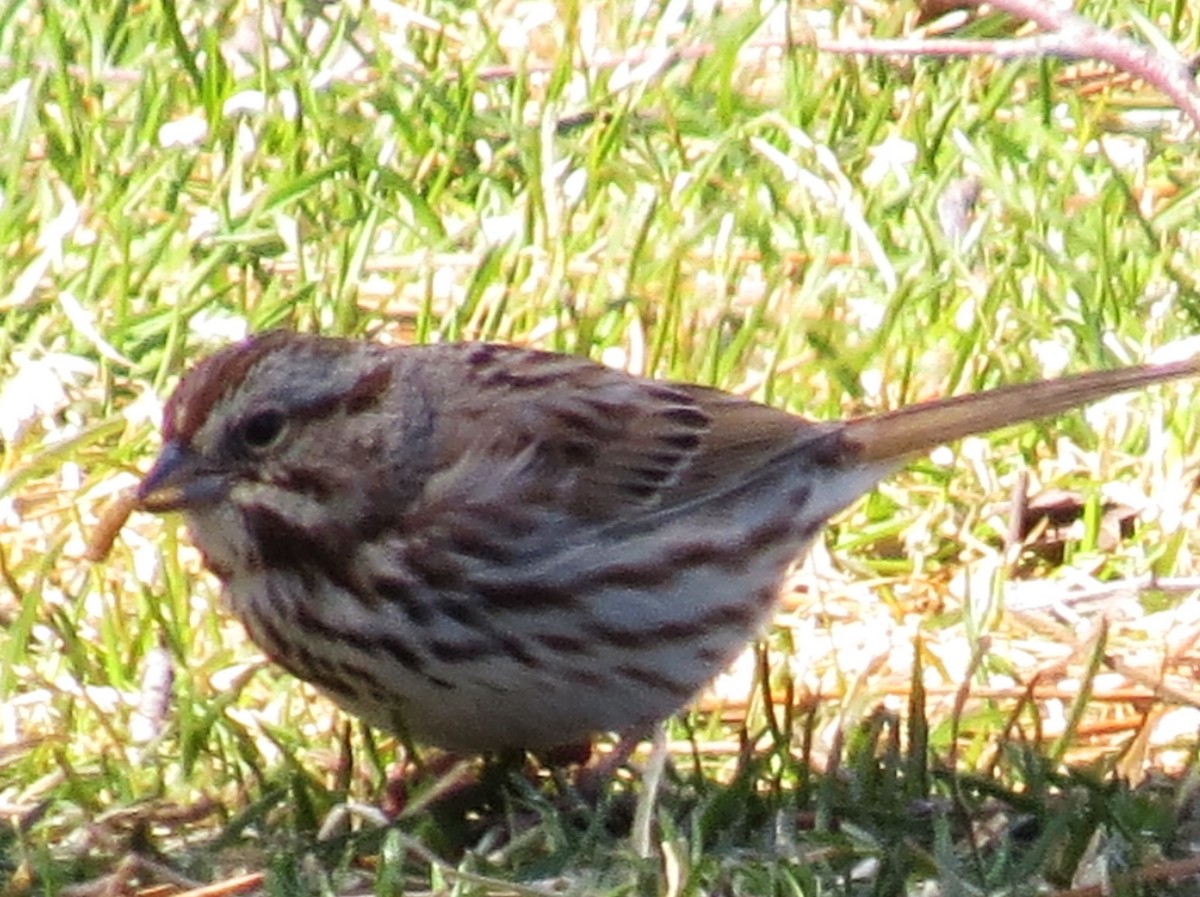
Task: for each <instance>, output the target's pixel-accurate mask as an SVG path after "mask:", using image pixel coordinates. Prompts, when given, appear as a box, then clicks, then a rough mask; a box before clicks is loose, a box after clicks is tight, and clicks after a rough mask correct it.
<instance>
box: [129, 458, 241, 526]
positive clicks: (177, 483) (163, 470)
mask: <svg viewBox="0 0 1200 897" xmlns="http://www.w3.org/2000/svg"><path fill="white" fill-rule="evenodd" d="M227 492H228V480H227V478H226V477H224V476H223V475H221V474H218V473H213V472H211V471H205V470H204V469H203V468H202V467H201V464H200V462H199V458H198V457H197V456H196V455H195V454H194V453H193V452H191V451H189V450H188V449H187V448H185V447H184V446H182V445H180V444H179V443H178V442H168V443H167V444H166V445H164V446H163V448H162V452H160V453H159V456H158V460H157V461H155V462H154V466H153V467H151V468H150V472H149V473H148V474H146V476H145V478H144V479H143V480H142V482H141V484H140V485H139V486H138V488H137V494H136V500H137V507H138V509H139V510H142V511H150V512H152V513H155V514H163V513H166V512H167V511H184V510H188V509H191V508H197V507H201V506H203V505H210V504H214V503H215V502H218V501H220V500H221V499H222V498H224V497H225V495H226V493H227Z"/></svg>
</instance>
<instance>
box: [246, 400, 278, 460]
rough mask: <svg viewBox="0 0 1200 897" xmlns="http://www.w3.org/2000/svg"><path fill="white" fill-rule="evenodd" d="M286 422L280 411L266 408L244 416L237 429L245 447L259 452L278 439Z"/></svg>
mask: <svg viewBox="0 0 1200 897" xmlns="http://www.w3.org/2000/svg"><path fill="white" fill-rule="evenodd" d="M286 424H287V420H286V419H285V418H284V416H283V412H282V411H280V410H279V409H277V408H267V409H265V410H263V411H259V412H257V413H255V414H252V415H250V416H249V417H248V418H246V420H245V421H243V422H242V425H241V427H240V428H239V429H238V436H239V437H240V439H241V442H242V445H244V446H245V447H246V448H248V449H252V450H253V451H256V452H260V451H262V450H263V449H268V448H270V447H271V446H273V445H274V444H275V443H277V442H278V441H279V439H280V437H282V436H283V431H284V428H285V425H286Z"/></svg>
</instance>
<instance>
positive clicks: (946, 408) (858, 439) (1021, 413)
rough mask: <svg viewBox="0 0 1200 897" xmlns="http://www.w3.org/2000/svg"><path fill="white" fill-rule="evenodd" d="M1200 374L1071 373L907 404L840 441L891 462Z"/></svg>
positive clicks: (1185, 366)
mask: <svg viewBox="0 0 1200 897" xmlns="http://www.w3.org/2000/svg"><path fill="white" fill-rule="evenodd" d="M1196 374H1200V359H1195V358H1190V359H1186V360H1184V361H1174V362H1169V363H1165V364H1152V365H1143V366H1140V367H1129V368H1121V369H1118V370H1111V371H1094V372H1092V373H1088V374H1076V375H1073V376H1069V377H1062V378H1060V379H1057V380H1042V381H1037V382H1035V383H1021V384H1017V385H1015V386H1003V387H1000V388H999V389H993V390H989V391H987V392H981V393H973V394H971V395H964V396H956V397H954V398H949V399H940V400H936V401H932V402H924V403H921V404H919V405H910V406H908V407H907V408H901V409H899V410H897V411H891V412H888V413H886V414H878V415H873V416H871V417H861V418H856V419H854V420H851V421H848V422H847V423H846V425H845V429H844V430H843V431H842V435H843V439H844V444H845V443H848V444H849V445H850V446H852V447H853V453H854V457H855V460H856V461H857V462H859V463H869V462H874V461H888V460H897V459H902V458H904V457H907V456H909V455H914V454H918V453H921V452H925V451H929V450H930V449H932V448H934V447H936V446H939V445H942V444H943V443H946V442H952V441H954V440H956V439H961V438H962V437H964V436H970V435H972V434H975V433H984V432H987V431H989V430H996V429H999V428H1000V427H1006V426H1009V425H1010V424H1017V423H1021V422H1023V421H1029V420H1037V419H1038V418H1043V417H1051V416H1053V415H1056V414H1061V413H1062V412H1064V411H1068V410H1070V409H1072V408H1076V407H1078V406H1080V405H1086V404H1087V403H1088V402H1094V401H1096V400H1097V399H1102V398H1105V397H1106V396H1110V395H1113V394H1114V393H1118V392H1125V391H1126V390H1131V389H1140V388H1142V387H1146V386H1150V385H1152V384H1154V383H1163V382H1166V381H1169V380H1176V379H1179V378H1181V377H1188V376H1194V375H1196Z"/></svg>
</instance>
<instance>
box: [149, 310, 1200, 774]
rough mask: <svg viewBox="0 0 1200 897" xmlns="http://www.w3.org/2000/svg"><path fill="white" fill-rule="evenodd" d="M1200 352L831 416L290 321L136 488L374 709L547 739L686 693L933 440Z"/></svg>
mask: <svg viewBox="0 0 1200 897" xmlns="http://www.w3.org/2000/svg"><path fill="white" fill-rule="evenodd" d="M1196 369H1197V366H1196V364H1195V363H1194V362H1191V361H1188V362H1176V363H1172V364H1165V365H1159V366H1148V367H1140V368H1128V369H1124V370H1113V371H1106V372H1099V373H1092V374H1084V375H1081V376H1075V377H1067V378H1063V379H1059V380H1051V381H1046V382H1040V383H1032V384H1027V385H1021V386H1011V387H1006V388H1002V389H997V390H994V391H992V392H987V393H982V394H977V395H969V396H962V397H958V398H952V399H946V400H943V401H936V402H929V403H926V404H922V405H916V406H913V407H909V408H906V409H903V410H900V411H896V412H892V413H889V414H882V415H879V416H875V417H866V418H860V419H856V420H849V421H844V422H835V423H812V422H809V421H806V420H803V419H801V418H798V417H796V416H794V415H792V414H789V413H786V412H784V411H780V410H777V409H775V408H770V407H768V406H765V405H761V404H758V403H755V402H752V401H748V400H746V399H742V398H738V397H735V396H732V395H728V394H726V393H723V392H719V391H717V390H714V389H707V388H703V387H699V386H690V385H679V384H673V383H665V382H657V381H653V380H647V379H641V378H638V377H634V376H630V375H628V374H624V373H621V372H619V371H616V370H611V369H609V368H607V367H604V366H602V365H599V364H595V363H593V362H591V361H587V360H585V359H582V358H574V357H569V356H563V355H556V354H551V353H546V352H537V351H531V350H526V349H519V348H514V347H511V346H503V345H491V344H457V345H437V346H421V347H409V348H388V347H384V346H381V345H375V344H372V343H369V342H356V341H352V340H346V339H329V338H322V337H316V336H304V335H300V334H297V333H290V332H282V331H276V332H271V333H268V334H265V335H263V336H259V337H254V338H251V339H248V340H246V341H244V342H241V343H238V344H236V345H232V346H229V347H227V348H225V349H223V350H221V351H219V352H217V353H216V354H215V355H213V356H211V357H210V358H208V359H206V360H205V361H202V362H201V363H200V364H198V365H197V366H196V367H195V368H194V369H193V370H192V371H191V372H190V373H188V374H187V375H186V376H185V377H184V378H183V381H182V382H181V383H180V385H179V388H178V389H177V390H176V392H175V394H174V395H173V396H172V397H171V399H170V400H169V402H168V403H167V406H166V412H165V416H164V421H163V439H164V445H163V448H162V453H161V455H160V456H159V458H158V460H157V463H156V464H155V465H154V467H153V469H152V470H151V471H150V472H149V473H148V474H147V475H146V478H145V480H144V481H143V482H142V484H141V486H140V489H139V490H138V493H137V497H136V502H137V504H138V506H139V507H140V508H141V509H144V510H149V511H155V512H165V511H182V512H183V513H184V515H185V517H186V520H187V523H188V527H189V529H190V530H191V533H192V537H193V539H194V540H195V542H196V544H197V546H199V548H200V550H201V551H202V552H203V554H204V558H205V562H206V563H207V565H208V567H209V568H210V569H211V570H212V571H213V572H214V573H215V574H216V575H217V577H218V578H219V579H220V580H221V582H222V583H223V584H224V587H225V591H226V593H227V596H228V600H229V603H230V605H231V606H232V609H233V611H234V613H235V614H236V615H237V616H238V617H239V618H240V619H241V620H242V622H243V623H244V624H245V626H246V629H247V631H248V632H249V634H250V637H251V638H252V639H253V640H254V641H255V642H256V643H257V644H258V645H259V646H261V647H262V649H263V650H264V651H266V653H267V654H268V655H270V656H271V657H272V658H273V659H274V660H276V661H277V662H278V663H280V664H281V665H282V666H284V667H285V668H286V669H288V670H289V671H291V672H292V673H294V674H295V675H297V676H299V677H300V678H301V679H305V680H308V681H309V682H312V683H314V684H316V685H317V686H319V687H320V688H321V689H323V690H324V691H325V692H327V693H328V694H329V695H330V696H331V697H332V698H333V699H334V700H335V701H336V702H337V703H339V704H340V705H342V706H343V707H344V708H346V709H347V710H349V711H351V712H352V713H355V714H358V715H359V716H362V717H363V718H365V719H366V720H368V721H369V722H371V723H373V724H375V725H377V726H381V727H385V728H389V729H392V730H398V731H400V732H403V733H407V734H409V735H411V736H412V737H414V738H416V739H417V740H419V741H423V742H426V743H430V744H435V745H440V746H443V747H447V748H451V749H453V750H458V751H470V752H476V751H480V752H485V751H496V750H501V749H508V748H528V749H548V748H554V747H556V746H562V745H568V744H575V743H578V742H580V741H582V740H586V739H587V738H588V737H590V736H591V735H593V734H596V733H599V732H605V731H624V732H629V731H633V730H637V729H639V728H644V727H646V726H647V725H649V724H652V723H653V722H656V721H658V720H660V719H662V718H663V717H665V716H667V715H669V714H670V713H671V712H673V711H675V710H676V709H678V708H679V707H681V706H682V705H684V704H685V703H686V702H687V701H688V700H689V699H690V698H691V697H692V696H693V695H694V694H695V693H696V691H697V690H698V689H699V688H700V687H702V686H703V685H704V684H705V683H707V682H708V681H709V680H710V679H711V678H712V677H713V676H715V675H716V674H717V673H718V672H720V671H721V669H722V668H723V667H724V666H725V665H726V664H727V663H729V662H730V661H731V660H732V658H733V657H734V656H735V655H736V654H737V653H738V652H739V651H740V650H741V649H742V647H743V646H744V644H745V643H746V642H747V641H748V640H749V639H750V638H752V637H753V636H754V635H755V633H756V632H757V631H758V630H759V628H760V626H761V625H762V624H763V622H764V620H765V619H766V618H767V616H768V614H769V613H770V611H771V608H772V606H773V604H774V602H775V598H776V592H777V590H778V587H779V584H780V580H781V578H782V577H783V576H784V574H785V572H786V570H787V568H788V566H789V565H790V564H791V563H792V561H793V560H794V559H795V558H796V556H797V554H798V553H800V552H801V550H802V549H803V548H804V547H805V545H806V544H807V543H808V542H809V540H810V539H811V538H812V537H813V535H814V534H815V533H816V532H817V531H818V530H819V529H820V527H821V526H822V525H823V524H824V523H825V521H826V520H827V519H828V518H829V516H830V515H831V514H833V513H834V512H835V511H837V510H839V509H840V508H843V507H845V506H846V505H847V504H848V503H849V502H851V501H852V500H853V499H854V498H856V497H857V496H858V495H860V494H861V493H863V492H865V491H866V490H868V489H870V488H871V487H872V486H873V485H874V484H875V483H876V482H877V481H878V480H879V479H880V478H881V477H883V476H884V475H886V474H887V473H888V472H889V471H892V470H893V469H894V468H895V467H897V466H898V465H899V464H900V463H902V462H903V460H904V459H905V458H907V457H908V456H910V455H912V454H913V453H917V452H921V451H925V450H927V449H929V448H931V447H933V446H936V445H938V444H941V443H943V442H946V441H949V440H953V439H957V438H959V437H961V436H965V435H967V434H970V433H976V432H980V431H984V430H988V429H993V428H995V427H1000V426H1003V425H1006V424H1010V423H1014V422H1017V421H1021V420H1026V419H1030V418H1036V417H1043V416H1047V415H1052V414H1056V413H1059V412H1061V411H1063V410H1065V409H1067V408H1070V407H1073V406H1075V405H1078V404H1081V403H1084V402H1087V401H1089V400H1092V399H1096V398H1100V397H1102V396H1105V395H1108V394H1110V393H1113V392H1117V391H1120V390H1125V389H1131V388H1134V387H1139V386H1144V385H1146V384H1150V383H1156V382H1159V381H1163V380H1168V379H1171V378H1175V377H1181V376H1184V375H1187V374H1192V373H1195V371H1196Z"/></svg>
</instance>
